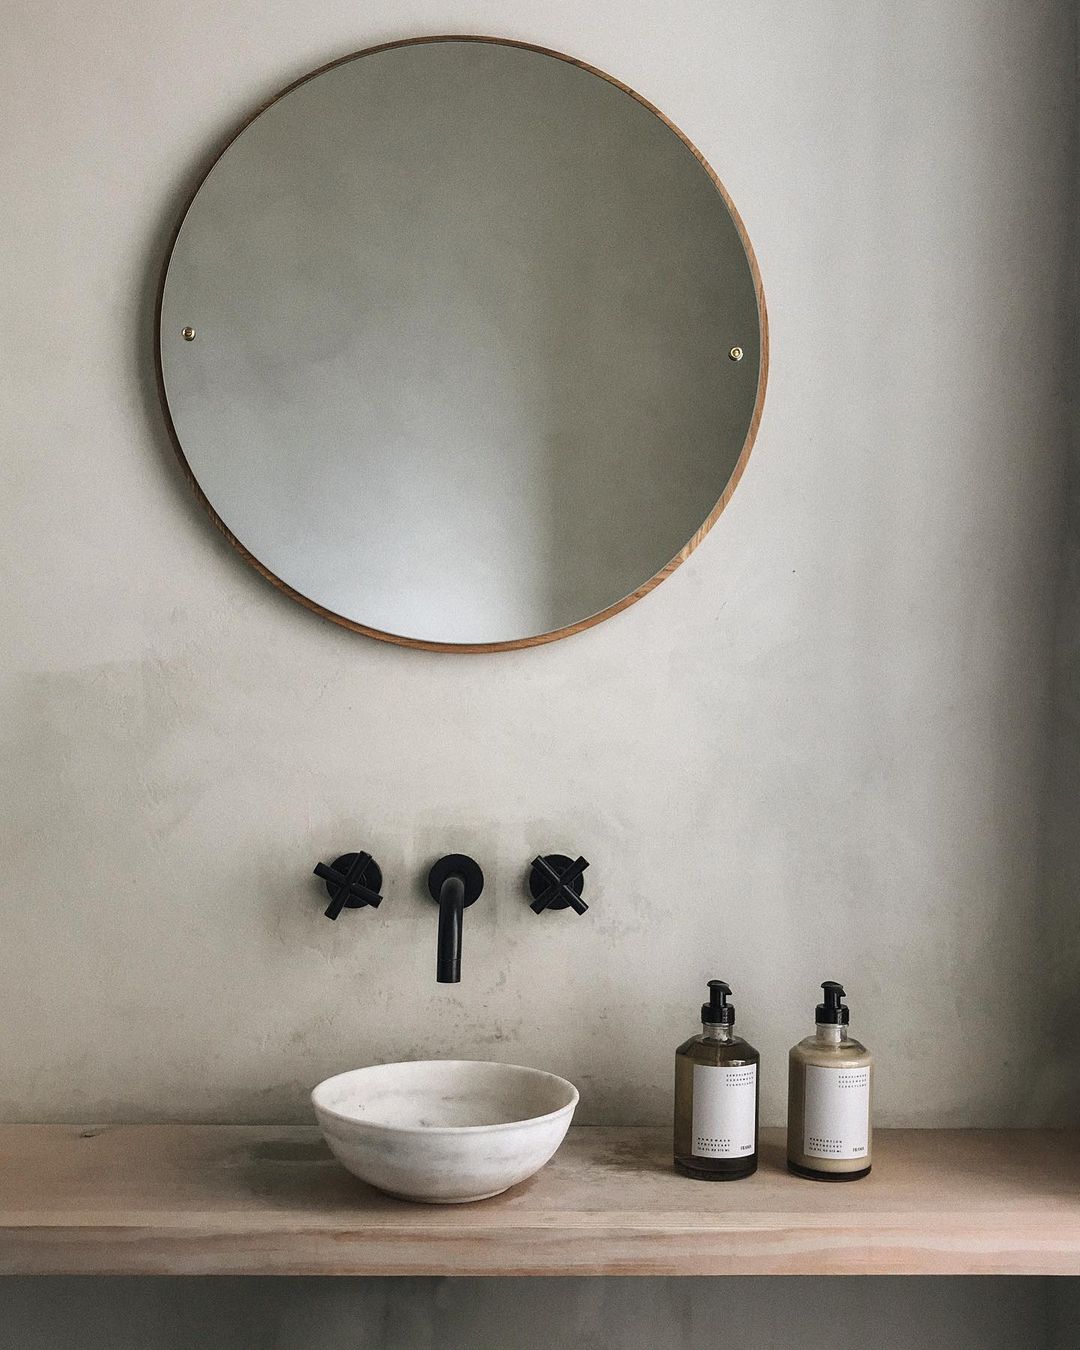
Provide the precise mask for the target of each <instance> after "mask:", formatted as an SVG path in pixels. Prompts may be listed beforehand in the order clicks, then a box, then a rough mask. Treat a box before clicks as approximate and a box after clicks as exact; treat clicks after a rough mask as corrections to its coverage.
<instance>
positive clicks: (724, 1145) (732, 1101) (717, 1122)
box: [690, 1064, 757, 1158]
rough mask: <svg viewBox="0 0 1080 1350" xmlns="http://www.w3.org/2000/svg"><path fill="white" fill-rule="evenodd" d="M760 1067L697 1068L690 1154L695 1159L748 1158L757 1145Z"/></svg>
mask: <svg viewBox="0 0 1080 1350" xmlns="http://www.w3.org/2000/svg"><path fill="white" fill-rule="evenodd" d="M756 1124H757V1065H756V1064H741V1065H739V1067H738V1068H727V1067H726V1066H721V1067H713V1066H712V1065H711V1064H695V1065H694V1111H693V1119H692V1122H691V1126H690V1129H691V1132H692V1137H691V1144H690V1152H691V1153H692V1154H693V1155H694V1156H695V1157H696V1158H748V1157H749V1156H750V1154H751V1153H753V1151H754V1146H755V1143H756V1139H755V1135H756V1133H757V1131H756V1130H755V1128H754V1127H755V1125H756Z"/></svg>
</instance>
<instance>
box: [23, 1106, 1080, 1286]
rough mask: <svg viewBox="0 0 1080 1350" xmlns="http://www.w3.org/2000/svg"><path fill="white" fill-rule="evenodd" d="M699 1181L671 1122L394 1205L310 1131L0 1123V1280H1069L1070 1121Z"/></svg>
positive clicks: (769, 1161) (906, 1140) (1073, 1156)
mask: <svg viewBox="0 0 1080 1350" xmlns="http://www.w3.org/2000/svg"><path fill="white" fill-rule="evenodd" d="M782 1146H783V1137H782V1132H781V1131H779V1130H766V1131H763V1137H762V1166H761V1168H760V1169H759V1171H758V1173H757V1174H756V1176H754V1177H751V1178H749V1179H748V1180H744V1181H736V1182H724V1183H707V1182H696V1181H690V1180H687V1179H686V1178H683V1177H680V1176H677V1175H676V1174H675V1173H674V1172H673V1171H672V1169H671V1163H670V1137H669V1132H668V1131H667V1130H656V1129H625V1128H620V1129H609V1128H600V1127H590V1126H582V1127H575V1128H574V1129H572V1130H571V1131H570V1134H569V1135H568V1137H567V1140H566V1143H565V1144H564V1145H563V1147H562V1148H561V1149H560V1151H559V1152H558V1153H557V1154H556V1156H555V1158H554V1159H553V1160H552V1161H551V1162H550V1163H549V1164H548V1165H547V1167H545V1168H544V1169H543V1170H542V1171H541V1172H540V1173H538V1174H537V1175H536V1176H535V1177H533V1178H532V1179H531V1180H529V1181H526V1182H524V1183H523V1184H522V1185H520V1186H517V1187H515V1188H514V1189H513V1190H511V1191H508V1192H507V1193H506V1194H505V1195H501V1196H497V1197H495V1198H494V1199H492V1200H483V1201H480V1202H479V1203H476V1204H471V1205H462V1206H435V1205H416V1204H409V1203H408V1202H406V1201H400V1200H392V1199H390V1198H389V1197H387V1196H383V1195H380V1194H379V1193H378V1192H377V1191H373V1190H371V1189H369V1188H368V1187H366V1186H364V1185H363V1184H362V1183H361V1182H359V1181H357V1180H355V1178H353V1177H351V1176H349V1174H348V1173H347V1172H345V1171H344V1170H343V1169H342V1168H341V1167H340V1166H339V1165H338V1164H337V1163H336V1162H335V1161H334V1160H333V1159H332V1158H331V1157H330V1154H329V1152H328V1151H327V1150H326V1148H325V1146H324V1144H323V1143H322V1140H321V1138H320V1136H319V1134H318V1132H317V1130H315V1129H314V1128H313V1127H303V1126H258V1125H115V1126H102V1127H95V1128H92V1129H91V1128H90V1127H85V1128H79V1127H76V1126H70V1125H9V1126H0V1274H44V1273H56V1274H60V1273H70V1274H130V1275H146V1274H170V1275H171V1274H177V1275H196V1274H199V1275H204V1274H219V1275H722V1274H737V1275H770V1274H772V1275H830V1274H860V1275H870V1274H912V1275H933V1274H939V1275H948V1274H980V1275H989V1274H1016V1275H1019V1274H1024V1275H1034V1274H1044V1275H1076V1274H1080V1132H1076V1131H1068V1132H1065V1131H1049V1130H1012V1131H1005V1130H881V1131H877V1132H875V1137H874V1170H873V1172H872V1173H871V1175H870V1176H869V1177H867V1178H866V1179H865V1180H862V1181H857V1182H850V1183H846V1184H826V1183H821V1182H813V1181H803V1180H799V1179H797V1178H795V1177H792V1176H789V1175H788V1174H787V1172H786V1171H785V1170H784V1168H783V1153H782Z"/></svg>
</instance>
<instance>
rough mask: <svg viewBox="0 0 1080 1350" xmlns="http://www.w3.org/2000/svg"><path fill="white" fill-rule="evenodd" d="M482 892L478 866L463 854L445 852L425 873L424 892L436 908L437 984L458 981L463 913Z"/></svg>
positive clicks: (482, 875) (482, 885)
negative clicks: (426, 876)
mask: <svg viewBox="0 0 1080 1350" xmlns="http://www.w3.org/2000/svg"><path fill="white" fill-rule="evenodd" d="M483 889H484V874H483V872H482V871H481V870H480V866H479V864H478V863H476V862H474V861H473V859H472V858H469V857H467V856H466V855H465V854H464V853H448V854H447V855H446V857H445V858H440V859H439V861H438V862H437V863H435V865H434V866H433V867H432V869H431V871H430V872H429V873H428V890H429V892H430V893H431V898H432V900H435V901H436V902H437V903H438V906H439V947H438V962H437V966H436V973H435V978H436V980H438V982H439V983H440V984H457V983H458V981H459V980H460V979H461V929H462V919H463V916H464V913H465V910H466V909H468V907H469V906H470V905H471V904H473V903H474V901H476V900H477V899H478V898H479V895H480V892H481V891H482V890H483Z"/></svg>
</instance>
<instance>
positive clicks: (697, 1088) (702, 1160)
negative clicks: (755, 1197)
mask: <svg viewBox="0 0 1080 1350" xmlns="http://www.w3.org/2000/svg"><path fill="white" fill-rule="evenodd" d="M730 994H731V989H730V987H729V986H728V985H726V984H725V983H724V981H723V980H710V981H709V1002H708V1003H706V1004H704V1006H703V1007H702V1009H701V1035H700V1036H691V1037H690V1039H689V1040H688V1041H686V1042H685V1043H684V1044H682V1045H680V1046H679V1048H678V1050H676V1052H675V1170H676V1171H678V1172H681V1173H682V1174H683V1175H684V1176H688V1177H694V1178H695V1180H697V1181H736V1180H737V1179H738V1178H739V1177H748V1176H750V1174H751V1173H752V1172H756V1171H757V1163H758V1064H759V1061H760V1056H759V1055H758V1052H757V1051H756V1050H755V1049H754V1047H753V1046H752V1045H750V1044H749V1043H748V1042H747V1041H744V1040H743V1038H742V1037H741V1036H736V1035H735V1009H734V1007H732V1005H731V1004H730V1003H728V1001H727V1000H728V997H729V996H730Z"/></svg>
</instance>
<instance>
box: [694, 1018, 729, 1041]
mask: <svg viewBox="0 0 1080 1350" xmlns="http://www.w3.org/2000/svg"><path fill="white" fill-rule="evenodd" d="M701 1034H702V1035H703V1036H704V1037H705V1039H706V1040H707V1041H728V1042H729V1043H730V1042H731V1041H733V1040H734V1039H735V1028H734V1027H732V1026H721V1025H720V1023H719V1022H702V1024H701Z"/></svg>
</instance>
